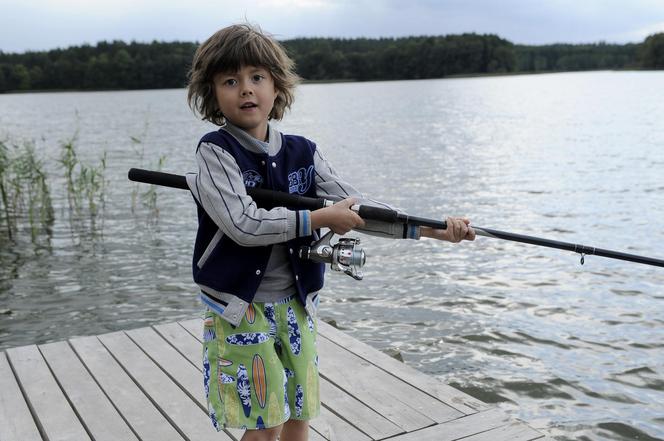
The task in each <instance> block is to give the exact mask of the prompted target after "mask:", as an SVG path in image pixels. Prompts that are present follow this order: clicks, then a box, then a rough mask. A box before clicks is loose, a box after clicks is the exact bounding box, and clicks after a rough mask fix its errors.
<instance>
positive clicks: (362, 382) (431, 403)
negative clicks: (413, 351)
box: [318, 337, 463, 432]
mask: <svg viewBox="0 0 664 441" xmlns="http://www.w3.org/2000/svg"><path fill="white" fill-rule="evenodd" d="M318 349H319V353H320V357H319V360H320V362H319V372H320V374H321V376H323V377H324V378H326V379H328V380H329V381H331V382H332V383H334V384H335V385H337V386H338V387H340V388H341V389H343V390H344V391H346V393H348V394H350V395H353V396H354V397H355V398H357V399H358V400H359V401H361V402H362V403H364V404H366V405H367V406H369V407H371V408H372V409H374V410H376V411H377V412H378V413H380V414H381V415H383V416H384V417H385V418H387V419H388V420H390V421H392V422H393V423H394V424H396V425H397V426H399V427H401V428H402V429H404V430H405V431H407V432H410V431H413V430H418V429H421V428H423V427H427V426H430V425H432V424H434V423H435V422H436V421H438V422H440V421H449V420H452V419H455V418H458V417H459V416H462V415H463V414H462V413H461V412H459V411H457V410H455V409H453V408H451V407H449V406H446V405H445V404H444V403H441V402H440V401H438V400H437V399H435V398H433V397H431V396H429V395H426V394H424V393H423V392H421V391H419V390H418V389H415V388H413V387H412V386H410V385H409V384H407V383H404V382H402V381H401V380H400V379H398V378H396V377H394V376H392V375H390V374H388V373H387V372H385V371H383V370H381V369H378V368H377V367H376V366H374V365H372V364H371V363H370V362H369V361H366V360H363V359H361V358H359V357H357V356H356V355H354V354H352V353H350V352H347V351H344V350H342V349H341V348H340V347H339V346H337V345H336V344H334V343H333V342H331V341H330V340H327V339H326V338H322V337H319V338H318Z"/></svg>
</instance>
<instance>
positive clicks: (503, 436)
mask: <svg viewBox="0 0 664 441" xmlns="http://www.w3.org/2000/svg"><path fill="white" fill-rule="evenodd" d="M542 438H544V434H542V433H540V432H538V431H536V430H535V429H533V428H531V427H528V426H527V425H525V424H523V423H520V422H516V421H515V422H513V423H511V424H508V425H507V426H502V427H499V428H497V429H493V430H489V431H488V432H484V433H480V434H477V435H473V436H469V437H468V438H464V441H532V440H536V439H542Z"/></svg>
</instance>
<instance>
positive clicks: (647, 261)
mask: <svg viewBox="0 0 664 441" xmlns="http://www.w3.org/2000/svg"><path fill="white" fill-rule="evenodd" d="M129 179H130V180H132V181H136V182H143V183H146V184H154V185H162V186H166V187H172V188H179V189H184V190H189V186H188V185H187V180H186V178H185V177H184V176H181V175H174V174H170V173H163V172H156V171H151V170H143V169H138V168H132V169H130V170H129ZM247 194H249V195H250V196H251V197H252V198H253V199H255V200H256V201H258V202H260V203H261V204H263V205H266V206H270V207H276V206H284V207H294V208H301V209H302V208H303V209H308V210H316V209H318V208H323V207H325V206H326V205H329V204H328V203H327V201H326V200H325V199H323V198H309V197H305V196H299V195H292V194H288V193H282V192H278V191H272V190H264V189H256V188H248V189H247ZM358 215H359V216H360V217H361V218H363V219H371V220H380V221H384V222H391V223H403V224H411V225H419V226H423V227H431V228H440V229H445V228H447V223H446V222H445V221H439V220H435V219H427V218H423V217H417V216H408V215H407V214H403V213H398V212H397V211H394V210H390V209H387V208H379V207H370V206H366V205H361V206H360V208H359V210H358ZM471 226H472V225H471ZM472 228H473V229H475V231H476V233H477V234H478V235H480V236H485V237H493V238H496V239H502V240H509V241H512V242H520V243H526V244H530V245H537V246H541V247H547V248H556V249H559V250H566V251H572V252H575V253H578V254H581V255H582V256H591V255H595V256H601V257H607V258H609V259H618V260H625V261H628V262H635V263H641V264H644V265H652V266H659V267H664V260H662V259H655V258H652V257H646V256H639V255H636V254H627V253H622V252H619V251H612V250H606V249H602V248H595V247H590V246H586V245H579V244H574V243H570V242H560V241H557V240H551V239H544V238H541V237H535V236H526V235H523V234H516V233H509V232H507V231H500V230H494V229H490V228H483V227H476V226H472ZM581 263H583V257H582V258H581Z"/></svg>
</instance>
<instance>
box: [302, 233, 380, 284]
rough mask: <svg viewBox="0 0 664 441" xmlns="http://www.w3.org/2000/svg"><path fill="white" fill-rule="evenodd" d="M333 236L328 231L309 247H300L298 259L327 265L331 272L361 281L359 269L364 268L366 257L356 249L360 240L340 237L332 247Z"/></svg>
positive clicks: (361, 250)
mask: <svg viewBox="0 0 664 441" xmlns="http://www.w3.org/2000/svg"><path fill="white" fill-rule="evenodd" d="M333 235H334V232H332V231H330V232H328V233H327V234H326V235H325V236H323V237H321V238H320V239H318V240H317V241H316V242H314V243H312V244H311V246H308V247H300V250H299V255H300V258H301V259H308V260H313V261H314V262H320V263H329V264H330V268H332V270H334V271H340V272H343V273H344V274H348V275H349V276H351V277H352V278H353V279H355V280H362V277H363V275H362V272H361V271H359V269H360V268H362V267H363V266H364V264H365V262H366V260H367V257H366V254H364V250H363V249H362V248H359V247H358V245H359V244H360V239H356V238H348V237H342V238H340V239H339V242H337V243H336V244H334V245H332V244H331V243H330V240H331V239H332V236H333Z"/></svg>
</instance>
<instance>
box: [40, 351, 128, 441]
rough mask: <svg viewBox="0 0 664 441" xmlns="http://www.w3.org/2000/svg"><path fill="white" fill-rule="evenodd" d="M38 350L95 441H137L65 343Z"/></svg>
mask: <svg viewBox="0 0 664 441" xmlns="http://www.w3.org/2000/svg"><path fill="white" fill-rule="evenodd" d="M39 349H40V351H41V353H42V355H43V356H44V358H45V359H46V363H48V365H49V367H50V368H51V371H52V372H53V375H55V378H57V380H58V383H59V384H60V387H61V388H62V389H63V390H64V392H65V394H66V395H67V398H68V399H69V401H70V402H71V403H72V405H73V406H74V409H76V413H77V414H78V416H79V418H81V420H82V421H83V422H84V424H85V427H86V428H87V429H88V431H89V432H90V435H91V436H92V438H93V439H94V440H95V441H129V440H138V438H136V436H135V435H134V434H133V432H132V431H131V429H130V428H129V426H127V423H125V421H124V420H123V419H122V417H121V416H120V414H119V413H118V412H117V411H116V410H115V408H114V407H113V405H112V404H111V402H110V401H109V400H108V398H107V397H106V395H104V393H103V392H102V390H101V389H100V388H99V386H98V385H97V383H95V381H94V379H93V378H92V377H91V376H90V373H89V372H88V371H87V370H86V369H85V366H83V364H82V363H81V361H80V360H79V359H78V357H77V356H76V354H75V353H74V351H73V350H72V349H71V347H70V346H69V344H67V342H64V341H61V342H57V343H49V344H45V345H41V346H39Z"/></svg>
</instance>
